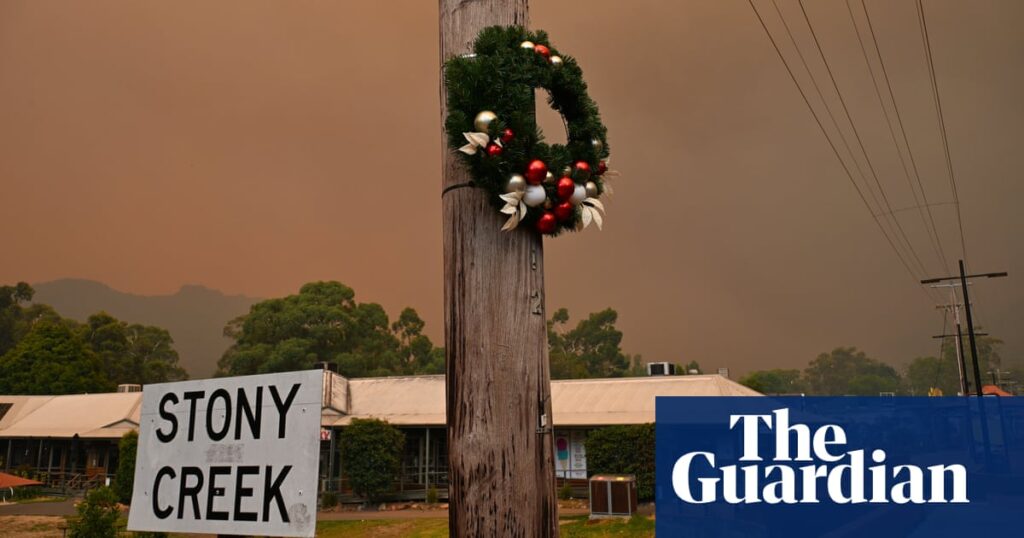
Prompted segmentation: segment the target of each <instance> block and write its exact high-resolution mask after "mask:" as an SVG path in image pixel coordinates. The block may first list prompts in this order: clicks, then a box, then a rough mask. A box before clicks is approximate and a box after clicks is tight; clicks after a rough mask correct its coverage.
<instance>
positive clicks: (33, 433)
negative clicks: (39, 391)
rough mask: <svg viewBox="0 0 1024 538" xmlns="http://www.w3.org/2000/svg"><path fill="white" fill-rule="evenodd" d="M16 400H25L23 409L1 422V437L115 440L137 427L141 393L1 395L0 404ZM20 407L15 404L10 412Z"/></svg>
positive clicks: (22, 403) (22, 402)
mask: <svg viewBox="0 0 1024 538" xmlns="http://www.w3.org/2000/svg"><path fill="white" fill-rule="evenodd" d="M16 399H24V400H22V401H21V402H19V403H20V404H21V410H20V412H18V413H17V415H16V416H15V417H13V418H11V417H8V416H5V417H4V420H3V422H0V437H74V436H75V435H78V436H79V437H80V438H83V439H88V438H101V439H116V438H118V437H121V436H122V435H124V434H125V433H126V432H128V431H130V430H134V429H137V428H138V425H139V404H140V403H141V402H142V393H140V392H134V393H133V392H112V393H101V394H69V395H65V396H13V397H11V396H0V403H7V402H11V401H14V400H16ZM17 407H18V404H15V408H12V409H11V412H13V411H15V410H16V409H17ZM11 412H8V415H10V414H11Z"/></svg>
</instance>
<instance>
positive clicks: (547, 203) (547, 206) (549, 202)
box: [544, 198, 555, 209]
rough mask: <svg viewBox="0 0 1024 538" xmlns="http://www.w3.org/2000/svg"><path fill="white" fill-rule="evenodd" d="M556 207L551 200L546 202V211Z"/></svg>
mask: <svg viewBox="0 0 1024 538" xmlns="http://www.w3.org/2000/svg"><path fill="white" fill-rule="evenodd" d="M554 205H555V204H554V202H552V201H551V199H550V198H548V199H547V200H544V209H551V208H552V207H554Z"/></svg>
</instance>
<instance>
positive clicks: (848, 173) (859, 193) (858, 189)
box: [747, 0, 932, 298]
mask: <svg viewBox="0 0 1024 538" xmlns="http://www.w3.org/2000/svg"><path fill="white" fill-rule="evenodd" d="M747 1H748V2H749V3H750V8H751V9H752V10H753V11H754V14H755V15H756V16H757V20H758V21H759V22H760V23H761V27H762V28H763V29H764V32H765V34H766V35H767V36H768V40H769V41H771V44H772V47H773V48H774V49H775V52H776V54H778V55H779V59H780V60H782V65H783V66H784V67H785V68H786V72H787V73H788V74H789V77H790V79H792V80H793V84H794V85H796V88H797V91H799V92H800V97H802V98H803V101H804V104H806V105H807V109H808V110H809V111H810V112H811V116H812V117H814V121H815V122H816V123H817V124H818V128H819V129H821V133H822V134H823V135H824V136H825V140H826V141H827V142H828V145H829V147H830V148H832V153H834V154H835V156H836V160H838V161H839V164H840V165H841V166H842V168H843V171H844V172H845V173H846V177H847V178H848V179H849V180H850V183H851V184H852V185H853V188H854V190H855V191H856V192H857V196H859V197H860V200H861V202H863V203H864V206H865V207H866V208H867V209H868V213H870V214H871V218H872V220H874V221H875V224H876V225H877V226H878V229H879V231H881V232H882V236H883V237H885V240H886V242H887V243H889V246H890V247H891V248H892V250H893V252H895V253H896V257H897V258H898V259H899V261H900V263H901V264H902V265H903V268H904V269H906V270H907V273H908V274H910V276H911V278H913V279H914V281H915V283H916V282H918V281H919V280H920V279H919V278H917V277H916V276H915V273H914V271H913V270H912V269H911V268H910V264H908V263H907V261H906V260H905V259H904V256H903V253H902V252H901V251H900V250H899V249H898V248H897V247H896V244H895V243H894V242H893V240H892V238H891V237H889V234H888V233H887V232H886V230H885V227H883V226H882V223H881V221H880V220H879V219H878V217H877V216H876V215H875V212H874V210H872V208H871V204H869V203H868V200H867V197H865V196H864V192H863V191H862V189H861V187H860V185H858V184H857V181H856V180H855V179H854V177H853V173H852V172H851V171H850V167H849V165H847V164H846V161H844V160H843V158H842V157H841V156H840V154H839V149H838V148H837V147H836V144H835V142H834V141H833V140H832V138H831V137H830V136H829V134H828V131H827V130H826V129H825V125H824V124H823V123H822V121H821V118H820V117H819V116H818V113H817V112H816V111H815V110H814V107H813V106H812V105H811V101H810V99H808V97H807V93H806V92H805V91H804V89H803V86H801V85H800V82H799V81H798V80H797V78H796V75H795V74H794V73H793V69H792V68H791V67H790V65H789V62H788V61H786V57H785V56H784V55H783V54H782V50H781V49H780V48H779V44H778V43H777V42H776V41H775V37H774V36H772V33H771V32H770V31H769V30H768V25H767V24H766V23H765V21H764V17H762V16H761V12H760V11H758V9H757V6H755V5H754V1H753V0H747ZM826 108H827V107H826ZM919 289H921V290H922V291H924V293H925V295H927V296H928V297H929V298H931V297H932V296H931V294H929V293H928V292H927V289H926V288H919Z"/></svg>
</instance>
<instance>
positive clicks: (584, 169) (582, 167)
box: [576, 161, 590, 174]
mask: <svg viewBox="0 0 1024 538" xmlns="http://www.w3.org/2000/svg"><path fill="white" fill-rule="evenodd" d="M576 171H577V172H579V173H581V174H589V173H590V164H588V163H587V161H576Z"/></svg>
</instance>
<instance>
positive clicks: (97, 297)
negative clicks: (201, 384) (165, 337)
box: [32, 278, 261, 378]
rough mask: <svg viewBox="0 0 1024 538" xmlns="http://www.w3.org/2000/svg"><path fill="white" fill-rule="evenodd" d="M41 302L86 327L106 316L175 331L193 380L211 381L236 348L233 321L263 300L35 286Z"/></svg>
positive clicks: (79, 283)
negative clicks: (227, 329)
mask: <svg viewBox="0 0 1024 538" xmlns="http://www.w3.org/2000/svg"><path fill="white" fill-rule="evenodd" d="M32 287H33V288H35V290H36V295H35V301H37V302H40V303H45V304H48V305H51V306H53V307H54V308H55V309H57V311H58V312H60V314H61V315H63V316H67V317H69V318H73V319H77V320H80V321H85V319H86V318H88V317H89V316H90V315H91V314H94V313H96V312H99V311H100V310H105V311H106V312H108V313H109V314H110V315H112V316H114V317H116V318H118V319H121V320H123V321H126V322H129V323H141V324H144V325H156V326H158V327H163V328H164V329H167V330H168V331H170V333H171V336H172V337H173V338H174V347H175V349H177V350H178V356H179V357H180V359H181V366H182V367H183V368H185V369H186V370H187V371H188V373H189V376H191V377H193V378H205V377H210V376H211V375H212V374H213V371H214V370H215V369H216V368H217V360H218V359H220V356H221V354H222V353H224V350H225V349H227V348H228V346H230V345H231V339H230V338H225V337H224V335H223V331H224V325H226V324H227V322H228V321H230V320H232V319H234V318H236V317H238V316H240V315H242V314H245V313H247V312H248V311H249V307H250V306H251V305H252V304H254V303H256V302H259V301H260V300H261V299H258V298H254V297H246V296H244V295H224V294H223V293H221V292H219V291H217V290H211V289H209V288H206V287H203V286H193V285H190V286H182V287H181V289H180V290H178V292H177V293H175V294H173V295H135V294H131V293H125V292H121V291H118V290H115V289H113V288H111V287H110V286H107V285H106V284H103V283H100V282H96V281H93V280H82V279H70V278H69V279H61V280H54V281H52V282H43V283H37V284H32Z"/></svg>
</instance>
